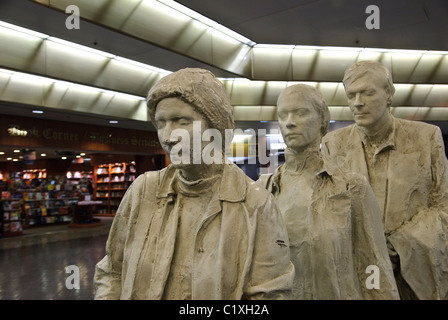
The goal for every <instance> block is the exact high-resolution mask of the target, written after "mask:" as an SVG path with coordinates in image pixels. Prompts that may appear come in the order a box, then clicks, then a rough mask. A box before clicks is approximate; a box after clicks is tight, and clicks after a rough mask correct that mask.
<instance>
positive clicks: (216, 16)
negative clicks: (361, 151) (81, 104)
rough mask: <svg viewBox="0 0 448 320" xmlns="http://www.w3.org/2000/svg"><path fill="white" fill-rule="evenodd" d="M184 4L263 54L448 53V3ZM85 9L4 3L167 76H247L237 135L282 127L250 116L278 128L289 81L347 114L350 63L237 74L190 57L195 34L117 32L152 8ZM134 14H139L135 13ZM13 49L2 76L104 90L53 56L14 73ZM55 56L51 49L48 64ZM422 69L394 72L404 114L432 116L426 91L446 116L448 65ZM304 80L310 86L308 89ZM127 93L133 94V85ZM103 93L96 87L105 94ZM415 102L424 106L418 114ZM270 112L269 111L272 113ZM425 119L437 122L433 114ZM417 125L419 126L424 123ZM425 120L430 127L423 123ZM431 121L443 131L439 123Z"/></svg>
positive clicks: (261, 0)
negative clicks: (343, 89)
mask: <svg viewBox="0 0 448 320" xmlns="http://www.w3.org/2000/svg"><path fill="white" fill-rule="evenodd" d="M36 2H42V3H48V2H49V4H50V5H52V6H53V5H54V6H57V5H59V6H60V7H61V8H64V7H66V5H68V4H69V3H76V4H80V8H81V18H83V20H82V21H81V24H80V29H79V30H75V29H73V30H69V29H67V28H66V27H65V21H66V19H67V17H68V15H67V14H65V13H64V12H63V11H61V9H59V10H57V9H55V8H49V7H47V6H45V5H42V4H38V3H36ZM178 2H179V3H181V4H183V5H184V6H187V7H189V8H190V9H192V10H195V11H197V12H199V13H200V14H202V15H204V16H206V17H208V18H210V19H212V20H214V21H216V22H218V23H220V24H222V25H224V26H226V27H228V28H230V29H232V30H234V31H236V32H238V33H240V34H242V35H244V36H245V37H247V38H249V39H250V40H252V41H254V42H256V43H258V44H279V45H307V46H336V47H342V46H347V47H359V48H385V49H412V50H434V51H448V37H447V36H446V35H447V31H448V1H446V0H393V1H378V0H377V1H371V0H296V1H293V0H276V1H272V0H257V1H253V0H252V1H251V0H227V1H222V0H207V1H204V0H180V1H178ZM82 3H86V4H88V3H89V1H82V0H78V1H75V2H73V1H65V0H54V1H45V0H41V1H31V0H1V1H0V20H1V21H5V22H8V23H11V24H15V25H18V26H22V27H24V28H28V29H31V30H35V31H38V32H42V33H45V34H47V35H50V36H53V37H56V38H59V39H64V40H67V41H71V42H74V43H77V44H81V45H84V46H88V47H91V48H96V49H98V50H101V51H104V52H107V53H111V54H113V55H117V56H120V57H125V58H128V59H132V60H135V61H138V62H141V63H144V64H148V65H151V66H154V67H158V68H161V69H164V70H167V71H176V70H178V69H180V68H184V67H202V68H206V69H209V70H211V71H212V72H213V73H215V75H217V76H218V77H221V78H238V77H240V76H242V77H245V78H249V79H250V80H252V81H253V82H252V83H251V84H250V87H252V88H249V89H250V90H248V91H245V90H243V89H240V90H239V91H241V92H242V94H238V92H239V91H238V87H237V86H235V84H234V83H233V82H231V83H230V84H228V86H230V85H231V86H232V88H234V89H233V91H232V92H231V93H232V99H233V101H235V104H236V105H237V107H238V108H239V109H236V111H239V113H238V112H237V114H238V115H239V116H238V120H242V121H238V122H237V126H238V127H241V128H243V129H245V128H253V129H257V128H259V127H261V128H268V127H267V126H270V127H276V123H275V122H271V123H268V124H266V123H261V124H260V122H259V121H253V120H263V119H261V118H260V119H258V118H257V117H258V116H257V117H255V116H251V115H250V112H252V113H257V115H258V114H260V115H261V114H263V115H264V116H266V117H267V120H272V119H273V118H272V112H271V110H272V111H275V110H274V109H272V106H275V97H276V95H277V94H278V93H279V90H281V88H283V87H284V86H285V85H286V83H282V82H281V81H282V80H284V81H286V80H288V81H323V83H322V84H321V85H319V89H321V90H322V91H323V93H324V95H326V98H327V97H328V98H330V97H331V98H337V99H336V102H337V104H336V105H338V106H341V105H342V104H343V102H342V103H341V102H340V100H341V99H340V92H339V91H340V88H339V89H336V87H337V83H336V81H340V78H341V76H340V74H341V70H343V68H342V67H344V66H345V65H346V64H347V63H348V60H344V61H343V62H341V63H339V64H337V63H328V62H326V63H321V62H320V61H319V60H318V58H317V57H319V59H322V55H321V56H319V55H318V54H317V53H316V54H315V56H314V58H313V59H314V60H313V61H314V62H313V61H311V63H308V62H306V63H302V62H301V61H303V60H298V62H295V61H294V60H293V59H290V58H288V59H287V60H284V63H285V64H286V66H285V67H284V68H286V70H287V71H286V73H285V72H284V73H282V72H280V71H281V70H282V69H281V68H282V64H281V63H283V60H282V61H280V59H277V60H275V59H271V58H270V57H269V56H261V55H258V56H257V57H258V58H257V59H255V60H252V61H251V64H250V65H248V66H243V67H241V68H232V67H228V66H229V64H228V63H227V62H226V61H225V59H224V58H223V57H221V56H220V55H219V52H212V54H211V56H212V57H211V60H209V57H208V56H207V55H206V54H204V53H203V50H202V49H203V44H201V43H200V40H198V41H197V42H198V43H199V44H198V43H194V42H191V43H188V45H189V46H188V49H185V47H183V46H182V44H183V41H182V39H183V38H182V36H184V37H185V38H187V35H188V36H189V35H190V34H191V33H192V32H191V31H190V29H188V30H187V29H182V30H183V31H182V32H184V33H185V34H184V35H182V32H181V33H180V34H177V33H176V38H175V39H164V38H163V37H161V38H157V37H155V36H154V35H153V34H150V32H146V31H145V29H144V28H143V30H141V29H142V28H140V29H139V28H138V25H137V27H135V26H134V27H133V28H131V27H129V26H128V25H129V24H130V22H129V21H128V20H125V21H124V22H123V23H122V24H121V26H123V27H122V28H121V29H120V28H119V27H117V26H116V25H115V24H114V23H116V21H113V20H117V19H111V18H115V17H120V12H114V11H113V9H114V8H118V7H119V6H118V5H119V4H120V3H124V4H125V6H123V7H122V9H121V10H122V11H123V12H124V11H125V10H124V9H123V8H128V10H129V12H127V13H126V16H125V15H124V13H122V15H123V17H125V18H126V19H130V17H132V19H134V20H133V21H135V23H137V22H139V23H140V22H141V21H140V20H138V19H142V21H143V22H144V23H146V22H145V21H144V18H145V17H141V16H139V12H136V10H134V9H136V8H138V9H141V8H142V3H143V1H140V0H127V1H123V0H121V1H120V0H115V1H112V0H96V1H91V3H94V4H95V5H96V6H97V7H98V8H100V9H101V10H98V11H96V12H93V11H91V12H90V11H89V12H86V10H84V11H83V8H87V7H83V4H82ZM372 4H374V5H377V6H378V8H379V9H380V29H379V30H368V29H367V28H366V26H365V21H366V19H367V17H368V14H366V12H365V10H366V7H367V6H368V5H372ZM133 5H135V6H134V7H133ZM92 6H93V5H92ZM142 12H143V11H142ZM113 14H115V16H114V15H113ZM110 20H112V21H110ZM148 23H149V22H148ZM160 24H161V25H162V27H161V28H165V29H169V27H170V26H171V25H172V26H173V28H174V26H175V22H174V21H172V22H170V21H161V22H160ZM163 32H168V31H166V30H161V35H162V36H163V35H164V34H163ZM179 43H180V44H179ZM6 49H8V50H11V45H10V46H9V47H8V43H5V42H1V43H0V60H1V61H6V62H5V63H4V64H3V65H1V62H0V67H4V68H6V69H8V68H10V69H12V70H17V71H22V72H30V73H34V74H40V75H43V76H53V77H54V78H56V79H62V80H65V81H73V82H78V83H82V84H89V83H86V82H89V81H91V82H95V81H97V82H98V79H99V78H96V79H92V80H86V81H84V79H83V78H82V77H81V76H82V75H86V74H87V72H84V70H82V67H83V65H82V64H81V65H80V66H79V67H80V69H81V70H82V73H83V74H81V75H79V76H78V75H76V69H77V65H76V64H72V65H70V64H71V63H72V62H73V61H75V60H70V59H67V60H66V61H64V62H65V63H66V64H68V65H70V66H71V67H73V68H72V69H74V71H73V70H70V72H67V73H66V74H58V75H52V74H50V73H51V72H50V71H51V68H50V66H51V63H52V62H53V63H55V62H54V61H55V60H50V59H49V58H48V56H46V59H47V60H46V62H45V71H44V72H43V73H41V72H40V71H39V70H38V69H35V68H34V69H33V66H28V65H27V66H24V67H22V66H21V67H20V68H19V67H17V66H14V67H11V66H12V65H13V62H11V61H12V60H13V59H12V58H13V57H11V56H10V57H6V59H3V60H2V59H1V55H2V51H3V52H8V51H7V50H6ZM13 49H14V48H13ZM49 51H50V50H49V49H48V48H47V47H46V48H45V54H47V53H48V52H49ZM285 54H286V55H287V56H288V55H289V56H291V55H292V53H288V52H286V53H285ZM260 57H261V58H260ZM277 57H278V56H277ZM61 58H62V60H63V59H64V57H59V58H58V59H61ZM344 59H346V57H344ZM415 59H417V60H416V61H412V63H411V64H410V65H411V66H413V67H412V69H411V71H412V72H410V71H409V67H408V65H406V64H404V65H403V67H400V64H399V63H397V62H396V61H394V63H391V65H390V66H391V67H393V68H394V70H393V71H394V72H395V73H396V75H397V78H398V79H399V80H401V81H399V83H400V84H401V85H407V86H408V87H406V90H407V91H406V90H404V88H403V90H402V91H401V96H399V97H397V99H398V101H400V103H401V102H403V106H407V107H413V106H417V107H423V106H424V105H423V102H422V101H424V100H423V98H421V97H420V96H416V95H417V94H418V93H419V92H420V91H421V92H423V94H425V95H424V97H425V99H428V100H430V101H431V103H436V104H438V105H437V106H439V107H445V106H447V107H448V103H447V99H448V98H447V96H448V93H446V87H445V86H443V85H441V84H448V75H447V74H448V65H447V58H445V59H444V60H443V59H439V60H436V61H435V62H433V65H431V66H430V67H420V64H422V63H423V62H425V61H424V60H425V59H423V58H422V57H419V56H416V57H415ZM254 61H255V62H254ZM329 61H330V60H329ZM385 61H386V62H387V61H388V60H385ZM324 62H325V61H324ZM77 63H81V61H77ZM293 63H296V64H298V66H299V67H302V68H311V69H312V71H313V72H302V73H299V75H298V76H297V69H298V67H297V65H294V67H295V71H296V72H295V73H293V72H290V69H291V68H292V67H291V64H293ZM313 63H314V64H313ZM301 64H302V65H301ZM54 69H57V68H56V67H55V68H54ZM59 69H62V68H59ZM420 69H421V70H425V72H426V73H425V72H423V73H418V72H419V70H420ZM279 70H280V71H279ZM86 71H88V70H86ZM290 75H291V78H290V79H288V78H287V77H289V76H290ZM294 77H296V78H297V77H300V79H296V78H294ZM119 80H120V79H118V80H117V81H116V83H114V84H113V85H111V86H110V87H109V88H108V89H112V90H117V91H120V92H127V93H131V94H140V93H141V92H145V91H146V90H147V89H148V86H150V85H151V83H148V84H147V86H146V87H145V86H142V87H141V88H136V87H135V86H134V87H132V88H131V89H129V90H128V89H126V88H125V87H124V84H117V83H118V81H119ZM271 80H272V81H273V82H264V83H262V84H261V85H260V86H258V82H263V81H271ZM257 81H258V82H257ZM104 83H106V81H103V82H101V85H103V84H104ZM127 84H128V86H129V81H128V83H127ZM415 84H419V85H420V84H423V85H426V86H428V85H433V84H436V85H438V87H437V90H432V91H436V96H435V98H433V99H432V100H431V99H429V98H431V97H429V95H428V90H427V89H425V88H426V87H414V85H415ZM101 85H96V86H100V87H101ZM120 86H121V87H120ZM104 87H107V85H104ZM273 87H274V88H273ZM330 87H331V90H330ZM235 88H236V89H235ZM240 88H243V87H240ZM245 89H246V88H245ZM138 90H140V91H138ZM129 91H138V92H129ZM247 92H248V93H252V95H251V96H250V97H249V96H248V95H247ZM428 97H429V98H428ZM19 100H20V99H19ZM329 100H330V99H329ZM415 101H420V102H417V104H415ZM434 101H435V102H434ZM327 102H329V105H331V102H332V101H328V100H327ZM418 103H420V104H421V105H419V104H418ZM33 107H34V106H33V105H32V104H31V105H30V104H27V103H22V102H21V101H11V100H7V103H2V102H1V101H0V114H19V115H22V116H30V117H32V116H33V115H32V114H31V112H30V110H31V109H32V108H33ZM40 107H44V109H45V111H46V113H45V117H46V118H48V119H55V120H64V121H72V122H83V123H91V124H96V125H106V126H107V125H109V124H108V120H109V118H110V119H119V120H121V121H120V123H119V124H118V126H121V127H123V128H133V129H141V130H153V127H152V125H151V124H150V123H148V122H147V121H138V120H136V119H134V118H132V117H127V116H126V117H117V116H115V117H114V116H112V115H111V114H104V113H101V112H86V110H77V109H75V110H73V109H70V108H64V107H63V106H58V107H57V108H45V106H42V105H40ZM246 107H255V108H258V109H255V108H252V109H251V110H252V111H250V112H249V111H248V109H247V108H246ZM266 108H268V109H267V110H265V109H266ZM269 108H271V109H269ZM400 110H405V109H400ZM419 112H420V113H419V114H422V111H419ZM333 114H336V113H333ZM424 114H425V115H427V114H431V113H430V112H425V113H424ZM432 114H436V115H438V114H439V113H437V112H433V113H432ZM248 115H249V116H248ZM415 115H417V112H414V116H415ZM416 118H417V119H418V120H419V117H418V116H416ZM145 120H146V119H145ZM243 120H248V121H243ZM251 120H252V121H251ZM345 120H346V119H345ZM422 120H425V119H423V118H422ZM426 120H427V119H426ZM429 120H431V121H435V122H437V117H436V116H435V117H433V118H431V119H429ZM444 120H446V119H444Z"/></svg>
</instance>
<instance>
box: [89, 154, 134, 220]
mask: <svg viewBox="0 0 448 320" xmlns="http://www.w3.org/2000/svg"><path fill="white" fill-rule="evenodd" d="M135 172H136V170H135V162H131V163H125V162H122V163H109V164H101V165H98V166H97V167H96V168H95V170H94V177H95V192H94V194H95V199H96V200H99V201H102V204H101V205H97V214H98V215H107V216H114V215H115V213H116V212H117V209H118V206H119V205H120V202H121V199H122V198H123V196H124V193H125V192H126V190H127V188H128V187H129V186H130V185H131V183H132V182H133V181H134V180H135Z"/></svg>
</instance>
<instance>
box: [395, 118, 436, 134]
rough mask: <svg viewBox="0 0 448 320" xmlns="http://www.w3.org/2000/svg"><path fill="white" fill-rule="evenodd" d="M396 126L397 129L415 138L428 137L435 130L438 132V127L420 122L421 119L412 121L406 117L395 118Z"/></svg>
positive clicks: (434, 132)
mask: <svg viewBox="0 0 448 320" xmlns="http://www.w3.org/2000/svg"><path fill="white" fill-rule="evenodd" d="M395 121H396V128H397V129H398V130H399V131H403V132H404V133H405V134H406V135H409V136H412V137H414V136H415V138H418V137H420V138H424V137H430V136H433V135H434V134H437V132H440V128H439V127H438V126H436V125H433V124H430V123H426V122H421V121H412V120H406V119H396V120H395Z"/></svg>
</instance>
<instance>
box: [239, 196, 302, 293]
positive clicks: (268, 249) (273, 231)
mask: <svg viewBox="0 0 448 320" xmlns="http://www.w3.org/2000/svg"><path fill="white" fill-rule="evenodd" d="M254 236H255V239H254V243H255V244H254V248H253V258H252V268H251V271H250V277H249V281H248V285H247V287H246V289H245V297H244V298H246V299H252V300H257V299H290V298H291V290H292V284H293V279H294V272H295V270H294V265H293V264H292V262H291V260H290V253H289V239H288V234H287V230H286V226H285V224H284V221H283V217H282V215H281V213H280V211H279V210H278V208H277V205H276V203H275V199H274V197H273V196H272V194H268V199H267V201H266V203H265V205H264V207H262V208H260V211H259V213H258V216H257V222H256V232H255V234H254Z"/></svg>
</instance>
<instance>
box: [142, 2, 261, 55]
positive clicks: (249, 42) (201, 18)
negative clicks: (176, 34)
mask: <svg viewBox="0 0 448 320" xmlns="http://www.w3.org/2000/svg"><path fill="white" fill-rule="evenodd" d="M148 1H151V0H148ZM157 1H158V2H160V3H161V4H163V5H165V6H167V7H169V8H171V9H174V10H176V11H178V12H179V13H182V14H184V15H186V16H188V17H189V18H191V19H194V20H197V21H199V22H201V23H203V24H205V25H207V26H209V27H210V28H213V29H215V30H216V31H219V32H221V33H223V34H225V35H227V36H229V37H232V38H233V39H235V40H238V41H240V42H241V43H244V44H247V45H249V46H254V45H255V44H256V43H255V42H254V41H252V40H250V39H249V38H246V37H245V36H243V35H241V34H239V33H237V32H235V31H233V30H232V29H229V28H227V27H225V26H223V25H222V24H219V23H218V22H216V21H214V20H212V19H209V18H207V17H205V16H203V15H202V14H200V13H198V12H196V11H194V10H191V9H190V8H187V7H185V6H183V5H181V4H180V3H178V2H176V1H173V0H157Z"/></svg>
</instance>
